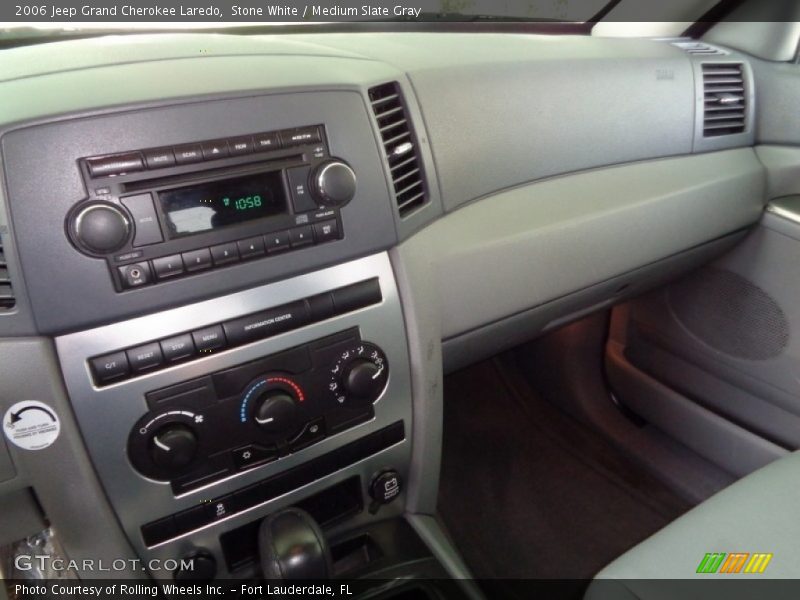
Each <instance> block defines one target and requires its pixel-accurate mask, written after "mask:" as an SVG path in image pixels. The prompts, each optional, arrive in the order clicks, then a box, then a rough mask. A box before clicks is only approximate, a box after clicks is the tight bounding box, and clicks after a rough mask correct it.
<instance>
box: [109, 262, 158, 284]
mask: <svg viewBox="0 0 800 600" xmlns="http://www.w3.org/2000/svg"><path fill="white" fill-rule="evenodd" d="M117 269H118V270H119V274H120V276H121V277H122V287H124V288H125V289H132V288H137V287H141V286H143V285H147V284H148V283H150V266H149V265H148V264H147V263H135V264H132V265H125V266H124V267H117Z"/></svg>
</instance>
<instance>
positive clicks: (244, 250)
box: [236, 236, 264, 260]
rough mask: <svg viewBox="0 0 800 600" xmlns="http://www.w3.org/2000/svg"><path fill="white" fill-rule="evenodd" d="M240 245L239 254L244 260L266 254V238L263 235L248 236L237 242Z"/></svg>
mask: <svg viewBox="0 0 800 600" xmlns="http://www.w3.org/2000/svg"><path fill="white" fill-rule="evenodd" d="M236 244H237V245H238V246H239V255H240V256H241V257H242V260H246V259H248V258H254V257H256V256H261V255H263V254H264V238H262V237H261V236H258V237H251V238H247V239H246V240H240V241H238V242H236Z"/></svg>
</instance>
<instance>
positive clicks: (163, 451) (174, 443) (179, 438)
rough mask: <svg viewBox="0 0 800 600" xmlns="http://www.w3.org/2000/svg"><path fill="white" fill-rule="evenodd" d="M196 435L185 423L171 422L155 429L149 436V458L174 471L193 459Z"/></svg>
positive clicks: (195, 448) (195, 449)
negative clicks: (151, 435)
mask: <svg viewBox="0 0 800 600" xmlns="http://www.w3.org/2000/svg"><path fill="white" fill-rule="evenodd" d="M196 452H197V436H196V435H195V433H194V431H192V430H191V429H190V428H189V427H187V426H186V425H181V424H180V423H171V424H169V425H164V426H163V427H162V428H160V429H159V430H157V431H156V432H155V433H154V434H153V437H151V438H150V458H151V459H152V460H153V463H154V464H155V465H156V466H157V467H159V468H161V469H165V470H167V471H172V472H176V471H179V470H180V469H182V468H183V467H185V466H187V465H188V464H189V463H191V462H192V460H194V455H195V453H196Z"/></svg>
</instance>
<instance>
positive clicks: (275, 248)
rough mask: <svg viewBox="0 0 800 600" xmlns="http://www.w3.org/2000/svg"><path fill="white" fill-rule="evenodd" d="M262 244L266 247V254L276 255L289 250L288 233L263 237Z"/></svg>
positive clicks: (280, 232) (277, 233)
mask: <svg viewBox="0 0 800 600" xmlns="http://www.w3.org/2000/svg"><path fill="white" fill-rule="evenodd" d="M264 243H265V244H266V247H267V254H276V253H278V252H283V251H284V250H288V249H289V232H288V231H276V232H275V233H268V234H266V235H265V236H264Z"/></svg>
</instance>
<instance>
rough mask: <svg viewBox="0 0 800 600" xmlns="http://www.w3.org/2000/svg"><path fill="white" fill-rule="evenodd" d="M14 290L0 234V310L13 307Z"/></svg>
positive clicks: (14, 301) (14, 302)
mask: <svg viewBox="0 0 800 600" xmlns="http://www.w3.org/2000/svg"><path fill="white" fill-rule="evenodd" d="M15 304H16V300H15V299H14V290H13V289H11V277H10V276H9V274H8V263H6V255H5V252H3V238H2V236H0V311H2V310H8V309H10V308H14V305H15Z"/></svg>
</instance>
